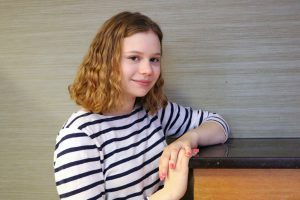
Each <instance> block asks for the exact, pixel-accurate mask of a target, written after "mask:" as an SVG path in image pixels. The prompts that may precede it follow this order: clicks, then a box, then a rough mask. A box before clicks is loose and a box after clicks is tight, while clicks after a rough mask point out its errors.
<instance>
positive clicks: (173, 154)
mask: <svg viewBox="0 0 300 200" xmlns="http://www.w3.org/2000/svg"><path fill="white" fill-rule="evenodd" d="M180 149H181V148H180V147H177V146H173V147H172V149H171V154H170V161H169V167H170V168H171V169H175V168H176V163H177V158H178V153H179V151H180Z"/></svg>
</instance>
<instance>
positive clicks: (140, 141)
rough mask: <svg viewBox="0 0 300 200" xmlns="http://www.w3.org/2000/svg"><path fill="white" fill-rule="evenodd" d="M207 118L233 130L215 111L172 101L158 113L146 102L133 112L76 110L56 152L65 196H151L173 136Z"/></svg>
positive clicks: (57, 178)
mask: <svg viewBox="0 0 300 200" xmlns="http://www.w3.org/2000/svg"><path fill="white" fill-rule="evenodd" d="M205 121H216V122H219V123H220V124H221V125H222V126H223V127H224V130H225V131H224V133H225V135H226V138H227V137H228V133H229V129H228V126H227V124H226V122H225V121H224V119H223V118H222V117H221V116H220V115H218V114H215V113H210V112H207V111H202V110H193V109H191V108H189V107H183V106H180V105H178V104H175V103H171V102H169V103H168V105H167V106H166V107H165V108H163V109H161V110H159V111H158V112H157V113H156V114H155V115H150V114H148V112H147V111H146V110H145V109H144V108H143V107H142V106H136V107H135V108H134V109H133V111H132V112H131V113H130V114H126V115H121V116H104V115H100V114H95V113H91V112H85V111H78V112H76V113H73V114H72V115H71V117H70V118H69V120H68V121H67V122H66V123H65V125H64V126H63V127H62V129H61V130H60V132H59V134H58V136H57V139H56V146H55V152H54V171H55V181H56V187H57V191H58V194H59V197H60V198H61V199H66V200H67V199H80V200H83V199H139V200H141V199H146V196H150V195H151V194H152V193H154V192H155V191H157V190H158V189H159V188H160V186H162V183H161V182H160V179H159V176H158V161H159V157H160V155H161V153H162V151H163V149H164V148H165V146H166V145H167V143H166V139H167V138H169V137H179V136H181V135H182V134H184V133H185V132H186V131H188V130H189V129H193V128H196V127H198V126H199V125H200V124H201V123H203V122H205Z"/></svg>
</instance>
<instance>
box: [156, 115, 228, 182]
mask: <svg viewBox="0 0 300 200" xmlns="http://www.w3.org/2000/svg"><path fill="white" fill-rule="evenodd" d="M226 140H227V133H226V130H224V128H223V126H222V125H221V124H220V123H218V122H215V121H206V122H204V123H202V124H201V125H200V126H198V127H197V128H195V129H191V130H189V131H188V132H186V133H185V134H184V135H182V136H181V137H180V138H178V139H177V140H176V141H174V142H173V143H171V144H170V145H168V146H167V147H166V148H165V150H164V152H163V154H162V156H161V158H160V163H159V171H160V177H161V178H162V179H163V178H164V177H166V175H167V173H168V167H171V168H173V169H174V168H176V160H177V156H178V152H179V150H180V149H182V148H183V149H185V152H186V154H187V156H189V155H192V154H193V153H195V152H193V151H195V150H193V149H195V148H197V147H198V146H206V145H213V144H219V143H224V142H226ZM196 151H197V150H196Z"/></svg>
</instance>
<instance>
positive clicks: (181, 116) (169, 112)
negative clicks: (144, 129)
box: [158, 102, 230, 139]
mask: <svg viewBox="0 0 300 200" xmlns="http://www.w3.org/2000/svg"><path fill="white" fill-rule="evenodd" d="M158 116H159V117H160V121H161V124H162V127H163V130H164V133H165V135H166V137H175V138H177V137H180V136H181V135H182V134H184V133H185V132H187V131H188V130H191V129H193V128H196V127H198V126H200V125H201V124H202V123H203V122H206V121H215V122H218V123H220V124H221V125H222V127H223V128H224V134H225V137H226V139H227V138H228V135H229V132H230V130H229V126H228V124H227V123H226V121H225V120H224V119H223V117H222V116H220V115H219V114H216V113H212V112H208V111H203V110H194V109H192V108H190V107H183V106H180V105H178V104H176V103H172V102H169V103H168V105H167V106H166V107H165V108H164V109H161V110H160V111H159V113H158Z"/></svg>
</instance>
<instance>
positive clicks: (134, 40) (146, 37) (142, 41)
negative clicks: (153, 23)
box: [122, 31, 161, 54]
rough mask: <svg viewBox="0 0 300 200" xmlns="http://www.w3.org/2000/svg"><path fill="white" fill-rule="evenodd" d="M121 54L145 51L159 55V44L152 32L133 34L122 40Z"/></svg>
mask: <svg viewBox="0 0 300 200" xmlns="http://www.w3.org/2000/svg"><path fill="white" fill-rule="evenodd" d="M122 47H123V52H130V51H141V52H143V51H147V52H151V53H152V54H157V53H160V49H161V44H160V41H159V38H158V36H157V35H156V34H155V33H154V32H153V31H148V32H139V33H135V34H133V35H131V36H129V37H126V38H124V40H123V45H122Z"/></svg>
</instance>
